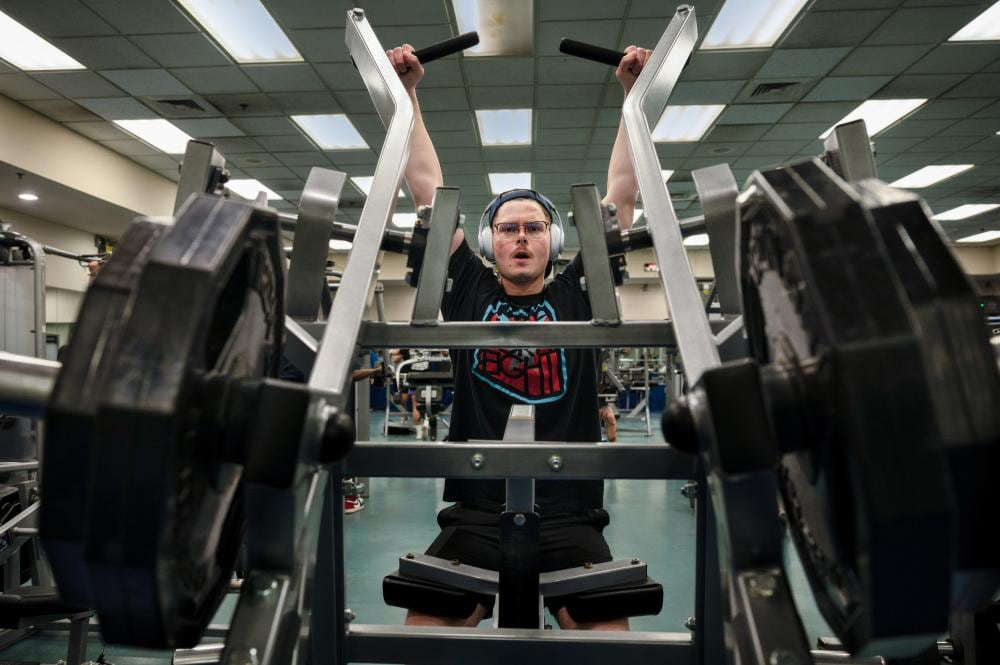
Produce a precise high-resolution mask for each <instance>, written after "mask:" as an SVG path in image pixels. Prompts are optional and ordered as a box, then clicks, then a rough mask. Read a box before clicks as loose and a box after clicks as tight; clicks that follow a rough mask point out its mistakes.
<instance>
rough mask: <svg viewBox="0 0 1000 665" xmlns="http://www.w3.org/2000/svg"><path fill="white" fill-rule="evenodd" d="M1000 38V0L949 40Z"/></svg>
mask: <svg viewBox="0 0 1000 665" xmlns="http://www.w3.org/2000/svg"><path fill="white" fill-rule="evenodd" d="M996 39H1000V2H997V3H995V4H994V5H993V6H992V7H990V8H989V9H987V10H986V11H985V12H983V13H982V14H980V15H979V16H977V17H976V18H974V19H972V21H971V22H970V23H969V24H968V25H966V26H965V27H964V28H962V29H961V30H959V31H958V32H956V33H955V34H954V35H952V36H951V37H950V38H949V39H948V41H949V42H979V41H992V40H996Z"/></svg>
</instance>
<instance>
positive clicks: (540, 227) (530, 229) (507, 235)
mask: <svg viewBox="0 0 1000 665" xmlns="http://www.w3.org/2000/svg"><path fill="white" fill-rule="evenodd" d="M548 226H549V225H548V222H524V223H522V224H519V223H517V222H500V223H499V224H495V225H494V226H493V228H494V229H496V232H497V233H498V234H499V235H500V237H501V238H503V239H504V240H513V239H514V238H516V237H517V235H518V233H519V232H520V230H521V229H524V235H525V236H527V237H528V238H541V237H542V235H544V234H545V231H546V229H547V228H548Z"/></svg>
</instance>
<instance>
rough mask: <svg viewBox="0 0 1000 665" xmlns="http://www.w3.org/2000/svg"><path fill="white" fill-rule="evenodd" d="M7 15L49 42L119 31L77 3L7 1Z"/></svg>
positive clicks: (71, 0) (61, 1) (47, 0)
mask: <svg viewBox="0 0 1000 665" xmlns="http://www.w3.org/2000/svg"><path fill="white" fill-rule="evenodd" d="M3 11H4V13H5V14H7V15H8V16H10V17H11V18H12V19H14V20H15V21H17V22H18V23H21V24H22V25H24V26H25V27H26V28H28V29H29V30H31V31H32V32H35V33H37V34H39V35H41V36H43V37H45V38H46V39H51V38H53V37H92V36H99V35H114V34H116V33H115V29H114V28H113V27H112V26H110V25H109V24H108V23H106V22H105V21H103V20H102V19H101V18H100V17H99V16H98V15H97V14H95V13H94V12H92V11H91V10H90V9H88V8H87V7H86V6H85V5H84V4H83V3H81V2H78V1H77V0H45V1H44V2H39V0H4V3H3Z"/></svg>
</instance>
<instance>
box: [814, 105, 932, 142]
mask: <svg viewBox="0 0 1000 665" xmlns="http://www.w3.org/2000/svg"><path fill="white" fill-rule="evenodd" d="M925 103H927V100H926V99H869V100H868V101H867V102H865V103H863V104H861V106H859V107H858V108H856V109H854V110H853V111H851V112H850V113H848V114H847V115H845V116H844V117H843V118H841V119H840V120H839V121H837V122H836V123H835V124H834V125H833V127H830V129H828V130H826V131H825V132H823V133H822V134H820V135H819V137H820V138H821V139H825V138H826V137H827V136H829V135H830V133H831V132H832V131H833V130H834V128H835V127H836V126H837V125H842V124H844V123H845V122H852V121H854V120H864V121H865V128H866V129H867V130H868V136H875V135H876V134H878V133H879V132H881V131H882V130H883V129H887V128H888V127H891V126H892V125H894V124H896V123H897V122H898V121H900V120H902V119H903V118H905V117H906V116H908V115H910V114H911V113H913V112H914V111H916V110H917V109H918V108H920V107H921V106H923V105H924V104H925Z"/></svg>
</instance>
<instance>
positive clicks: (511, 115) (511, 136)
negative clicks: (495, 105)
mask: <svg viewBox="0 0 1000 665" xmlns="http://www.w3.org/2000/svg"><path fill="white" fill-rule="evenodd" d="M476 125H477V126H478V127H479V140H480V141H481V142H482V144H483V145H531V109H500V110H496V111H476Z"/></svg>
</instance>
